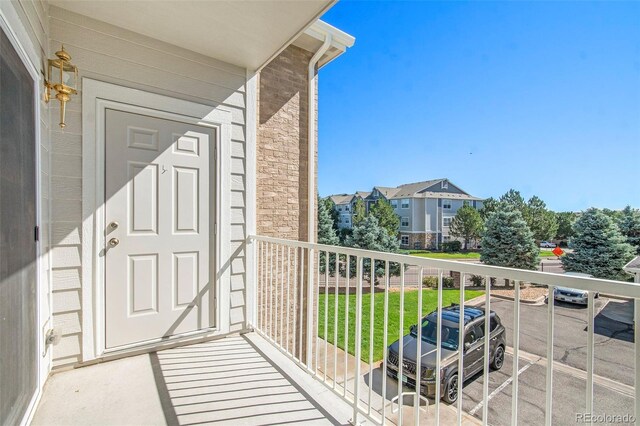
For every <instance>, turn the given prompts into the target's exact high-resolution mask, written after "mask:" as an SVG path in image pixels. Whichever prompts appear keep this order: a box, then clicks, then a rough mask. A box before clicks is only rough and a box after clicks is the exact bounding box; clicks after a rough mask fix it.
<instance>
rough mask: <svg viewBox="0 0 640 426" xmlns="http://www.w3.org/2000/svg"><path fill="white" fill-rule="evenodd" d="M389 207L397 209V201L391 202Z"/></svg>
mask: <svg viewBox="0 0 640 426" xmlns="http://www.w3.org/2000/svg"><path fill="white" fill-rule="evenodd" d="M391 207H393V208H394V209H397V208H398V200H391Z"/></svg>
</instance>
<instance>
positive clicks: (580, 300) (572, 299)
mask: <svg viewBox="0 0 640 426" xmlns="http://www.w3.org/2000/svg"><path fill="white" fill-rule="evenodd" d="M565 275H571V276H573V277H583V278H593V275H589V274H583V273H580V272H565ZM599 296H600V294H599V293H598V292H596V293H595V294H594V295H593V297H596V298H597V297H599ZM553 298H554V300H559V301H561V302H568V303H576V304H579V305H586V304H587V303H588V301H589V292H588V291H587V290H578V289H576V288H567V287H554V289H553Z"/></svg>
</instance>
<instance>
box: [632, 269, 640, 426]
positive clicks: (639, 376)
mask: <svg viewBox="0 0 640 426" xmlns="http://www.w3.org/2000/svg"><path fill="white" fill-rule="evenodd" d="M635 283H636V284H640V274H639V273H637V272H636V277H635ZM634 301H635V310H634V314H633V336H634V341H635V358H636V365H635V367H636V368H635V375H636V378H635V382H634V384H635V389H636V395H635V396H636V398H635V417H636V423H640V298H636V299H634Z"/></svg>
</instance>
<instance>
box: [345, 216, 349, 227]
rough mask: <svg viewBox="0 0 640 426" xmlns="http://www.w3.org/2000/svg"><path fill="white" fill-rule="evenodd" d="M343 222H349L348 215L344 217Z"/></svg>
mask: <svg viewBox="0 0 640 426" xmlns="http://www.w3.org/2000/svg"><path fill="white" fill-rule="evenodd" d="M344 223H346V224H347V225H348V224H349V218H348V217H345V218H344Z"/></svg>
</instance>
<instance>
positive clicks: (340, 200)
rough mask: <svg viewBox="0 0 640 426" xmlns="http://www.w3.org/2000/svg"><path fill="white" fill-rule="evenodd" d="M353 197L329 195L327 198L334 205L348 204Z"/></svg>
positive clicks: (350, 195)
mask: <svg viewBox="0 0 640 426" xmlns="http://www.w3.org/2000/svg"><path fill="white" fill-rule="evenodd" d="M353 197H354V195H353V194H336V195H329V198H331V200H332V201H333V202H334V203H336V204H349V203H350V202H351V200H352V199H353Z"/></svg>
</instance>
